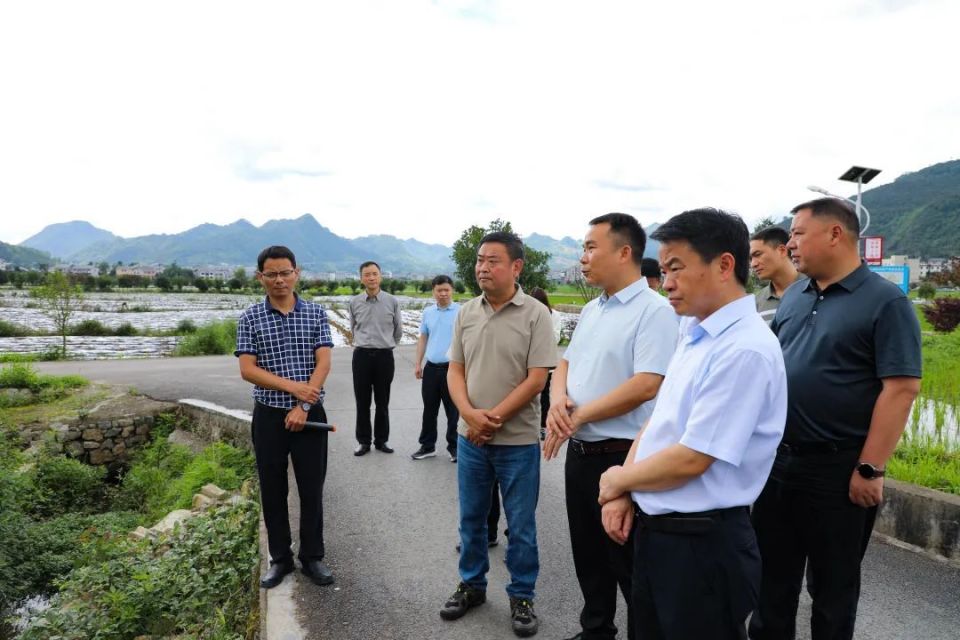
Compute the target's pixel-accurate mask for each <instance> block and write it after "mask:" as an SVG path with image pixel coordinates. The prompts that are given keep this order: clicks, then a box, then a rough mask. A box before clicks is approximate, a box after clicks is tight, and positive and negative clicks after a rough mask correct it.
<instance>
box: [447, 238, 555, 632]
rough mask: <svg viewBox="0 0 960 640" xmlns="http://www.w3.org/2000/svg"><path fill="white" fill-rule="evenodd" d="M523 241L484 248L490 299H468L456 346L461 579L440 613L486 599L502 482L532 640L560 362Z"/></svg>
mask: <svg viewBox="0 0 960 640" xmlns="http://www.w3.org/2000/svg"><path fill="white" fill-rule="evenodd" d="M522 269H523V243H522V242H521V241H520V238H518V237H517V236H515V235H514V234H512V233H505V232H496V233H491V234H488V235H486V236H485V237H484V238H483V240H481V242H480V248H479V249H478V250H477V264H476V275H477V282H478V283H479V285H480V289H481V290H482V291H483V295H481V296H480V297H477V298H474V299H472V300H470V301H469V302H467V303H465V304H464V305H463V306H462V307H461V309H460V314H459V315H458V316H457V321H456V324H455V325H454V329H453V340H452V342H451V345H450V369H449V372H448V373H447V385H448V387H449V388H450V396H451V397H452V398H453V401H454V403H456V405H457V409H459V410H460V423H459V428H458V433H459V436H458V439H457V459H458V463H457V483H458V486H459V492H460V544H461V553H460V578H461V582H460V584H459V585H458V587H457V590H456V591H455V592H454V594H453V595H452V596H450V598H449V599H448V600H447V602H446V603H445V604H444V605H443V608H442V609H441V610H440V616H441V617H442V618H443V619H444V620H456V619H457V618H459V617H461V616H463V615H464V614H465V613H466V612H467V610H468V609H470V608H471V607H475V606H477V605H479V604H482V603H483V602H485V601H486V589H487V576H486V574H487V570H488V569H489V568H490V563H489V557H488V553H487V512H488V511H489V510H490V494H491V489H492V487H493V483H494V482H499V483H500V491H501V495H502V496H503V511H504V513H505V514H506V517H507V526H508V527H509V528H510V544H509V545H508V546H507V556H506V562H507V569H508V570H509V571H510V584H509V585H507V595H508V596H509V598H510V617H511V621H512V626H513V631H514V633H516V634H517V635H518V636H521V637H525V636H532V635H533V634H535V633H536V632H537V629H538V627H539V620H538V619H537V616H536V614H535V613H534V609H533V599H534V587H535V586H536V582H537V574H538V572H539V569H540V562H539V556H538V553H537V524H536V509H537V498H538V496H539V493H540V445H539V434H540V403H539V399H538V395H539V393H540V391H541V390H542V389H543V387H544V384H545V383H546V380H547V370H548V369H549V368H551V367H555V366H556V365H557V347H556V341H555V339H554V334H553V322H552V321H551V319H550V312H549V310H548V309H547V307H545V306H544V305H542V304H540V303H539V302H538V301H537V300H536V299H534V298H532V297H530V296H528V295H527V294H525V293H524V292H523V290H522V289H521V288H520V287H519V286H518V285H517V284H516V281H517V278H518V277H519V275H520V272H521V271H522Z"/></svg>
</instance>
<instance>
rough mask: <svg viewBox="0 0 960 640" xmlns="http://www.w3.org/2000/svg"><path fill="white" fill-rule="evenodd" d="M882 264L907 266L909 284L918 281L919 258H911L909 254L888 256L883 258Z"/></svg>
mask: <svg viewBox="0 0 960 640" xmlns="http://www.w3.org/2000/svg"><path fill="white" fill-rule="evenodd" d="M883 264H884V266H891V267H904V266H905V267H907V268H908V269H909V273H910V284H917V283H918V282H920V277H921V276H920V258H911V257H909V256H890V257H889V258H885V259H884V260H883Z"/></svg>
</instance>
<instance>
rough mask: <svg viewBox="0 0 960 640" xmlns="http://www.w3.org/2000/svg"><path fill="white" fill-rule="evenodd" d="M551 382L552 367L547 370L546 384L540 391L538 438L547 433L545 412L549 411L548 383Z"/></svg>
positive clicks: (542, 437)
mask: <svg viewBox="0 0 960 640" xmlns="http://www.w3.org/2000/svg"><path fill="white" fill-rule="evenodd" d="M552 382H553V369H551V370H550V371H547V384H546V385H545V386H544V387H543V391H541V392H540V439H541V440H543V439H544V437H545V436H546V433H547V413H548V412H549V411H550V384H551V383H552Z"/></svg>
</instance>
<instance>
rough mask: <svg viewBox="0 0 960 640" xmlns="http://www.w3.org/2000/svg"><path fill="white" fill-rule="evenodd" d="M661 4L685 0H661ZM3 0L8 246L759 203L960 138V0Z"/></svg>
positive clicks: (578, 221) (520, 224)
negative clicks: (63, 229)
mask: <svg viewBox="0 0 960 640" xmlns="http://www.w3.org/2000/svg"><path fill="white" fill-rule="evenodd" d="M661 4H664V5H668V6H659V5H661ZM782 5H784V3H771V2H760V1H749V0H748V1H744V2H726V3H718V2H706V1H704V2H698V1H691V2H676V3H640V2H615V1H610V2H604V1H598V2H593V3H579V2H577V3H574V2H563V1H559V2H558V1H554V2H544V1H540V0H525V1H519V0H518V1H517V2H497V1H495V0H486V1H481V2H469V1H463V2H456V1H445V0H437V1H428V0H422V1H421V0H406V1H403V2H396V1H394V2H387V1H385V0H384V1H380V2H366V1H362V0H360V1H355V2H346V3H344V2H305V3H288V2H271V3H269V4H266V3H251V2H203V3H197V2H177V1H171V2H164V3H152V4H145V3H136V2H96V1H92V2H89V1H88V2H83V3H77V2H44V1H42V0H40V1H36V2H21V3H4V4H3V5H2V6H0V59H3V60H4V61H5V62H4V64H3V65H2V66H0V83H2V85H0V86H3V87H4V96H5V97H4V99H3V100H2V101H0V176H2V187H0V219H2V220H3V223H2V225H0V240H3V241H6V242H20V241H22V240H23V239H25V238H27V237H28V236H30V235H32V234H33V233H36V232H37V231H39V230H40V229H41V228H43V226H45V225H47V224H50V223H53V222H64V221H67V220H73V219H86V220H89V221H90V222H92V223H94V224H96V225H97V226H99V227H102V228H105V229H108V230H110V231H112V232H114V233H117V234H119V235H122V236H135V235H143V234H147V233H158V232H162V233H175V232H178V231H182V230H184V229H187V228H189V227H192V226H195V225H197V224H201V223H204V222H213V223H218V224H225V223H229V222H232V221H234V220H236V219H238V218H246V219H248V220H250V221H251V222H253V223H255V224H262V223H263V222H265V221H266V220H269V219H273V218H292V217H297V216H300V215H302V214H303V213H312V214H313V215H314V216H315V217H316V218H317V219H318V220H320V222H321V223H322V224H324V225H326V226H328V227H330V228H331V229H332V230H333V231H334V232H336V233H338V234H341V235H344V236H348V237H355V236H359V235H365V234H370V233H388V234H393V235H397V236H400V237H417V238H418V239H421V240H424V241H428V242H442V243H445V244H449V243H451V242H452V241H453V240H454V239H455V238H456V237H457V236H458V235H459V232H460V231H461V230H462V229H464V228H465V227H467V226H468V225H470V224H483V223H485V222H487V221H489V220H490V219H492V218H495V217H502V218H506V219H509V220H511V221H512V222H513V224H514V227H515V228H516V229H517V230H519V231H520V232H521V233H524V234H529V233H533V232H539V233H544V234H548V235H552V236H555V237H560V236H564V235H572V236H574V237H580V236H581V235H582V233H583V230H584V226H585V223H586V221H587V220H589V219H590V218H591V217H593V216H595V215H598V214H600V213H605V212H607V211H625V212H628V213H631V214H633V215H635V216H637V217H638V218H639V219H640V220H641V222H643V223H644V224H649V223H651V222H655V221H663V220H665V219H667V218H668V217H670V215H673V214H674V213H678V212H680V211H682V210H684V209H687V208H691V207H696V206H703V205H710V206H720V207H724V208H728V209H731V210H734V211H737V212H739V213H740V214H741V215H742V216H743V217H744V218H746V219H747V220H748V221H753V220H757V219H759V218H761V217H763V216H766V215H775V214H778V213H782V212H785V211H787V210H788V209H789V208H790V207H791V206H793V205H794V204H797V203H798V202H800V201H802V200H804V199H807V198H808V197H810V196H812V194H810V193H809V192H808V191H807V190H806V186H807V185H809V184H819V185H821V186H823V187H826V188H827V189H830V190H834V191H839V192H841V193H849V192H850V189H849V188H845V187H844V186H843V184H842V183H839V182H837V180H836V177H837V176H839V175H840V174H841V173H842V172H843V171H844V170H845V169H846V168H847V167H849V166H850V165H852V164H861V165H866V166H875V167H878V168H881V169H883V173H882V174H881V175H880V177H879V178H878V179H877V180H876V181H875V182H874V185H875V184H882V183H883V182H886V181H890V180H892V179H894V178H895V177H897V176H898V175H900V174H902V173H904V172H907V171H914V170H917V169H920V168H922V167H924V166H927V165H929V164H933V163H936V162H941V161H944V160H949V159H954V158H956V157H957V156H958V151H957V150H958V142H960V141H958V137H960V83H957V82H956V81H955V76H956V70H955V69H952V68H951V65H952V64H953V63H954V62H955V60H956V54H955V51H954V44H953V43H954V42H955V33H954V32H953V31H954V29H955V26H956V25H957V24H960V3H956V2H949V1H928V2H925V1H915V2H911V1H907V0H887V1H884V2H876V1H860V0H857V1H846V0H832V1H828V0H809V1H806V2H803V3H790V5H789V6H782Z"/></svg>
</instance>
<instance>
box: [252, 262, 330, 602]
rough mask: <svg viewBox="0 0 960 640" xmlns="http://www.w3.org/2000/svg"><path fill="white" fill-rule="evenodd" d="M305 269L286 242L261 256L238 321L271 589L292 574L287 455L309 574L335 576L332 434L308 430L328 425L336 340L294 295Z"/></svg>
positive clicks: (317, 309)
mask: <svg viewBox="0 0 960 640" xmlns="http://www.w3.org/2000/svg"><path fill="white" fill-rule="evenodd" d="M299 277H300V270H299V269H297V260H296V258H295V257H294V255H293V252H292V251H290V249H288V248H287V247H282V246H272V247H267V248H266V249H264V250H263V251H261V252H260V255H259V256H258V257H257V280H259V281H260V284H262V285H263V288H264V289H265V290H266V293H267V295H266V297H265V298H264V300H263V301H262V302H258V303H256V304H254V305H251V306H250V307H249V308H248V309H247V310H246V311H244V312H243V315H241V316H240V320H239V321H238V322H237V349H236V351H235V352H234V355H236V356H237V358H238V359H239V361H240V376H241V377H242V378H243V379H244V380H246V381H247V382H252V383H253V384H254V387H253V398H254V407H253V422H252V425H251V436H252V439H253V450H254V454H255V456H256V461H257V474H258V476H259V478H260V501H261V503H262V505H263V520H264V523H265V524H266V527H267V541H268V546H269V549H270V568H269V569H268V570H267V572H266V574H265V575H264V576H263V578H262V579H261V580H260V586H261V587H263V588H264V589H271V588H273V587H275V586H277V585H278V584H280V583H281V582H282V581H283V578H284V576H286V575H287V574H288V573H290V572H291V571H293V569H294V565H293V553H292V551H291V549H290V544H291V539H290V521H289V517H288V513H287V458H288V456H289V457H290V458H291V459H292V460H293V473H294V477H295V478H296V480H297V492H298V493H299V495H300V550H299V553H298V556H299V558H300V564H301V567H302V571H303V573H304V574H305V575H306V576H307V577H309V578H310V579H311V580H312V581H313V582H315V583H316V584H319V585H326V584H330V583H332V582H333V574H332V573H331V572H330V570H329V569H328V568H327V566H326V565H325V564H324V563H323V556H324V545H323V482H324V479H325V478H326V475H327V433H326V432H325V431H304V423H305V422H307V421H308V420H310V421H315V422H326V421H327V415H326V413H325V412H324V410H323V396H324V391H323V383H324V381H325V380H326V378H327V374H329V373H330V349H331V348H332V347H333V340H332V339H331V336H330V325H329V323H328V322H327V314H326V312H325V311H324V310H323V308H322V307H321V306H320V305H318V304H314V303H312V302H306V301H304V300H301V299H300V297H299V296H297V294H296V293H295V292H294V289H295V287H296V285H297V280H298V279H299Z"/></svg>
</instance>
